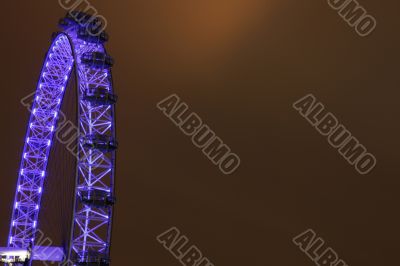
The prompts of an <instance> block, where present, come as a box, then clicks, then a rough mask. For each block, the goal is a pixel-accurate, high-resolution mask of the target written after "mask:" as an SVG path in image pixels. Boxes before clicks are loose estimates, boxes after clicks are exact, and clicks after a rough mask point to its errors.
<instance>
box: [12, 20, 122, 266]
mask: <svg viewBox="0 0 400 266" xmlns="http://www.w3.org/2000/svg"><path fill="white" fill-rule="evenodd" d="M81 28H82V27H81V26H80V25H78V24H76V25H75V26H72V27H69V28H67V29H65V30H64V32H61V33H58V34H57V35H56V36H55V37H54V40H53V43H52V45H51V47H50V49H49V51H48V53H47V56H46V59H45V62H44V65H43V68H42V72H41V76H40V79H39V82H38V86H37V90H36V95H35V99H34V103H33V106H32V112H31V117H30V121H29V126H28V129H27V136H26V140H25V146H24V151H23V157H22V161H21V167H20V172H19V177H18V183H17V190H16V194H15V201H14V207H13V213H12V220H11V225H10V233H9V243H8V246H9V247H14V248H29V247H31V246H35V234H36V230H37V228H38V216H39V211H40V203H41V198H42V194H43V193H46V191H43V184H44V180H45V178H46V177H47V174H46V169H47V165H48V162H49V159H50V158H49V154H50V150H51V147H52V142H53V138H54V135H55V132H56V131H57V121H58V118H59V117H60V115H59V112H60V106H61V103H62V101H63V96H64V93H65V88H66V87H67V84H68V81H69V79H70V76H71V74H72V71H73V70H75V71H76V74H77V90H78V105H79V107H78V121H79V132H80V141H79V145H78V146H79V148H78V151H77V154H75V155H76V159H77V170H76V184H75V206H74V214H73V221H72V230H71V239H70V243H69V246H70V247H69V251H68V252H66V253H68V258H69V259H71V260H72V261H74V264H77V263H78V264H79V263H85V262H87V260H88V259H89V257H91V256H93V255H91V254H101V257H102V260H108V257H109V253H110V242H111V227H112V216H113V215H112V214H113V206H112V204H88V202H94V201H96V200H97V201H96V202H97V203H98V202H99V198H95V197H96V195H99V191H100V192H102V194H101V195H106V196H107V197H108V198H110V197H113V195H114V174H115V145H112V146H110V145H111V144H110V143H111V142H113V143H114V142H115V141H114V140H115V124H114V122H115V119H114V113H115V107H114V104H113V103H110V104H107V102H106V101H104V97H103V100H102V101H100V103H99V101H97V102H96V101H95V100H91V101H88V100H86V99H85V97H84V96H85V95H86V93H87V91H89V90H92V91H93V89H96V88H98V89H99V91H100V92H102V93H103V94H102V95H100V96H104V93H109V94H110V95H113V94H112V93H113V84H112V76H111V66H107V65H106V64H103V65H99V60H98V59H96V58H94V59H93V62H92V64H91V63H87V62H82V61H83V60H82V58H83V57H84V56H86V57H87V55H88V54H89V55H90V54H100V53H101V54H104V55H106V51H105V48H104V46H103V44H101V43H99V42H97V43H96V42H87V41H85V40H83V39H81V38H79V36H78V32H79V30H80V29H81ZM96 60H97V61H96ZM100 62H101V61H100ZM88 136H89V138H90V139H91V140H92V142H91V143H90V144H91V145H87V144H88V143H87V141H85V140H87V139H88ZM105 138H106V139H108V140H109V141H108V142H107V141H106V142H104V139H105ZM102 141H103V142H102ZM115 143H116V142H115ZM104 146H106V147H113V149H108V148H107V149H104ZM101 147H103V148H101ZM53 159H54V160H56V159H57V158H51V160H53ZM50 178H51V177H50ZM64 178H72V177H64ZM82 191H85V193H84V195H86V201H83V200H82V197H80V195H82ZM91 195H92V199H91V198H90V197H91ZM87 197H89V199H88V198H87ZM100 202H102V201H101V198H100ZM107 202H109V201H107ZM103 203H104V201H103Z"/></svg>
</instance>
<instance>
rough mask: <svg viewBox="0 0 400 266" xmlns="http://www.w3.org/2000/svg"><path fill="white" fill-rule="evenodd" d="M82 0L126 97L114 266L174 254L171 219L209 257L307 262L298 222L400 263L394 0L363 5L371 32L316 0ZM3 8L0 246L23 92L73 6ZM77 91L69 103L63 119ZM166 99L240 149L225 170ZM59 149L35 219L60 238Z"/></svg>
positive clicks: (350, 251)
mask: <svg viewBox="0 0 400 266" xmlns="http://www.w3.org/2000/svg"><path fill="white" fill-rule="evenodd" d="M91 3H92V5H93V6H94V7H96V9H97V10H98V12H99V14H101V15H103V16H104V17H105V18H106V19H107V21H108V26H107V29H106V31H107V32H108V33H109V34H110V41H109V42H108V43H107V45H106V47H107V51H108V52H109V54H110V55H112V56H113V57H114V58H115V61H116V64H115V66H114V68H113V78H114V87H115V90H116V93H117V94H118V95H119V102H118V104H117V129H118V141H119V143H120V148H119V151H118V159H117V177H116V178H117V185H116V191H117V204H116V207H115V220H114V226H113V228H114V230H113V242H112V254H111V259H112V263H111V265H113V266H116V265H140V266H160V265H162V266H177V265H181V263H180V262H179V260H177V259H176V258H174V256H173V255H172V254H171V253H170V252H169V251H168V250H167V249H165V248H164V247H163V246H162V245H161V244H160V243H159V242H158V241H157V236H158V235H160V234H161V233H163V232H165V231H166V230H168V229H169V228H171V227H176V228H178V229H179V230H180V232H181V233H182V234H184V235H185V236H187V237H188V238H189V240H190V245H196V246H197V247H198V249H199V250H200V251H201V252H202V253H203V255H204V256H205V257H207V258H208V259H209V260H210V261H211V262H212V263H213V264H214V265H216V266H217V265H219V266H225V265H226V266H227V265H229V266H236V265H237V266H239V265H246V266H247V265H249V266H267V265H278V266H280V265H282V266H311V265H315V264H314V262H313V261H312V260H311V259H310V258H309V257H308V256H307V255H306V254H305V253H303V252H302V251H301V250H300V249H299V248H298V247H296V245H295V244H294V243H293V241H292V239H293V238H294V237H295V236H297V235H299V234H301V233H302V232H304V231H306V230H307V229H313V230H314V231H315V232H316V234H317V235H318V237H321V238H322V239H323V240H324V241H325V242H326V245H327V246H328V247H332V249H333V250H335V252H337V254H338V256H339V257H340V258H341V259H343V260H344V261H345V262H346V263H347V264H348V265H363V266H369V265H371V266H372V265H374V266H375V265H393V264H396V263H397V261H398V258H397V254H398V248H399V243H398V239H399V237H400V229H399V224H400V216H399V214H398V211H397V210H398V209H399V208H398V207H399V204H400V194H399V192H398V191H399V187H400V180H399V178H398V177H399V172H400V166H399V163H398V157H399V156H398V153H399V152H398V150H399V149H400V141H399V136H400V134H399V133H400V126H399V123H398V117H399V115H400V110H399V104H398V99H399V97H400V93H399V82H400V79H399V74H398V72H399V69H398V63H399V59H400V51H399V49H398V48H399V46H400V39H399V26H400V22H399V20H398V10H399V7H400V4H399V3H398V2H396V1H389V0H382V1H372V0H359V3H361V4H362V6H363V7H364V8H365V9H366V10H367V11H368V13H369V14H371V15H373V16H374V17H375V18H376V20H377V27H376V29H375V30H374V32H373V33H372V34H371V35H369V36H367V37H360V36H359V35H357V33H356V32H355V31H354V29H353V28H352V27H350V26H349V25H348V24H347V23H346V22H345V21H344V20H343V19H342V18H341V17H340V16H339V15H338V13H337V11H335V10H333V9H332V8H331V7H330V6H329V5H328V3H327V1H325V0H321V1H315V0H304V1H296V0H203V1H199V0H195V1H183V0H146V1H136V0H130V1H128V0H113V1H110V0H109V1H105V0H101V1H100V0H92V1H91ZM1 10H2V15H1V16H0V28H1V34H2V35H1V36H2V37H1V40H2V41H1V48H2V49H1V51H2V54H1V60H2V64H1V70H2V71H1V72H0V73H1V74H0V75H1V81H0V82H1V87H2V99H3V100H2V104H1V105H0V111H1V114H2V115H1V118H2V130H1V134H2V135H1V136H2V139H3V141H2V152H1V155H0V156H1V165H2V167H1V168H0V170H1V173H0V178H1V181H2V182H1V184H0V187H1V192H0V214H1V215H0V217H1V218H2V219H1V220H0V245H2V246H5V245H6V242H7V236H8V230H9V228H8V226H9V222H10V216H11V208H12V202H13V197H14V193H15V183H16V180H17V174H18V170H19V163H20V157H21V153H22V146H23V142H24V136H25V130H26V125H27V121H28V118H29V113H28V111H27V110H26V109H25V108H24V107H23V106H22V105H21V104H20V100H21V99H22V98H23V97H25V96H26V95H28V94H30V93H32V92H33V91H34V89H35V87H36V83H37V80H38V76H39V73H40V69H41V65H42V61H43V58H44V55H45V53H46V51H47V49H48V47H49V45H50V42H51V34H52V32H54V31H57V30H58V29H57V22H58V20H59V18H61V17H63V16H64V15H65V13H66V11H65V10H64V9H62V8H61V7H60V5H59V4H58V1H55V0H41V1H21V0H19V1H16V0H14V1H3V2H2V6H1ZM74 93H75V92H74V87H73V86H70V92H69V93H68V95H67V100H66V101H65V104H64V107H63V108H64V110H69V111H70V112H69V115H70V116H71V117H74V114H73V110H74V107H75V102H74V97H76V96H75V94H74ZM172 94H176V95H178V96H179V97H180V99H181V100H182V101H183V102H185V103H187V104H188V106H189V111H190V112H195V113H196V114H197V115H198V116H199V117H201V119H202V120H203V121H204V123H206V124H207V125H208V126H209V127H210V128H211V129H212V130H213V131H214V132H215V133H216V134H217V135H218V137H220V138H221V139H222V141H223V142H224V143H226V144H227V145H228V146H229V147H230V148H231V149H232V152H234V153H236V154H237V155H238V156H239V157H240V159H241V165H240V167H239V168H238V170H237V171H235V172H234V173H233V174H231V175H225V174H223V173H222V172H221V171H220V170H219V168H218V166H216V165H214V164H213V163H212V162H211V161H210V160H209V159H208V158H207V157H206V156H205V155H204V154H203V153H202V151H201V150H200V149H199V148H197V147H196V146H194V145H193V143H192V141H191V140H190V138H189V137H188V136H186V135H185V134H184V133H183V132H181V130H180V129H179V128H178V127H177V126H176V125H174V123H173V122H172V121H171V120H170V119H169V118H168V117H166V116H165V115H164V114H163V112H162V111H160V110H159V109H158V108H157V103H159V102H160V101H162V100H163V99H165V98H166V97H168V96H170V95H172ZM307 94H313V95H314V96H315V97H316V98H317V99H318V101H320V102H321V103H323V105H324V106H325V108H326V110H327V111H329V112H331V113H333V114H334V115H335V117H336V118H337V119H338V120H339V122H340V123H342V124H343V125H344V126H345V127H346V128H347V129H348V130H349V131H350V132H351V133H352V134H353V135H354V136H355V137H356V138H357V139H358V140H359V141H360V143H361V144H363V145H364V146H365V147H366V148H367V150H368V151H369V152H370V153H372V154H373V155H374V156H375V157H376V159H377V165H376V167H375V168H374V169H373V170H372V172H371V173H369V174H367V175H361V174H359V173H358V172H357V171H356V169H355V168H354V167H353V166H352V165H350V164H349V163H348V162H347V161H346V160H345V159H344V158H343V157H342V156H341V155H340V154H339V153H338V151H337V149H335V148H333V147H331V146H330V145H329V143H328V141H327V137H325V136H322V135H321V134H320V133H318V131H317V130H316V129H315V128H313V127H312V126H311V125H310V124H309V122H307V120H306V119H304V118H303V117H302V116H301V115H300V114H299V112H297V111H296V110H295V109H294V108H293V107H292V105H293V103H294V102H296V101H298V100H299V99H300V98H302V97H304V96H305V95H307ZM53 152H54V154H57V155H56V156H53V158H51V161H50V170H51V171H50V173H52V174H50V175H49V176H48V179H51V180H49V181H48V187H49V188H51V189H50V190H51V191H52V192H45V193H46V195H45V197H44V201H45V202H44V204H45V205H44V206H47V207H46V208H45V210H44V212H45V213H46V214H43V215H42V214H41V220H40V221H39V226H41V227H42V228H43V230H44V231H47V232H48V234H49V236H50V237H51V238H54V241H55V242H57V241H61V242H62V241H63V239H66V238H67V237H66V236H65V233H64V232H66V231H68V230H67V229H66V228H65V227H66V224H67V223H66V222H65V221H66V220H68V221H69V220H70V218H69V211H67V210H68V208H69V207H68V206H69V203H70V197H69V196H67V195H68V194H69V193H71V189H72V188H71V185H72V184H73V178H74V175H73V173H74V171H75V170H74V169H73V165H74V162H73V161H72V159H71V158H68V154H66V153H65V151H63V147H62V146H58V147H56V148H55V151H53ZM60 169H61V170H60ZM57 180H58V181H57ZM57 189H58V190H57ZM48 191H49V190H48ZM58 204H59V205H58ZM58 232H60V234H58ZM202 266H203V265H202ZM340 266H341V265H340Z"/></svg>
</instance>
